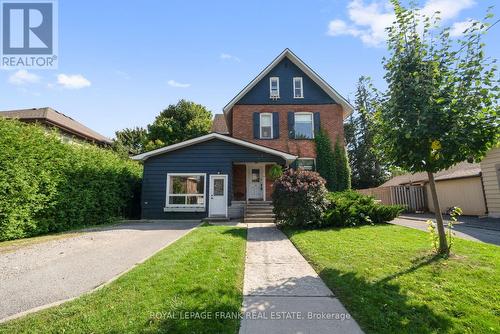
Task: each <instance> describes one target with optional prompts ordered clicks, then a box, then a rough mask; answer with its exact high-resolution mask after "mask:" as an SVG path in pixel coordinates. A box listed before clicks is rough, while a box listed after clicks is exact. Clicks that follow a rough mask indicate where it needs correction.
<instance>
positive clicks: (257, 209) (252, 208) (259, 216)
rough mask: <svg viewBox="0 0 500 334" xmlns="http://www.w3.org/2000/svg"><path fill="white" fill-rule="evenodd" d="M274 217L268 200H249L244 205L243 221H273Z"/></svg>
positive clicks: (249, 222)
mask: <svg viewBox="0 0 500 334" xmlns="http://www.w3.org/2000/svg"><path fill="white" fill-rule="evenodd" d="M274 218H275V215H274V213H273V205H272V202H270V201H265V202H263V201H259V202H249V203H247V204H246V206H245V223H248V224H252V223H254V224H255V223H274Z"/></svg>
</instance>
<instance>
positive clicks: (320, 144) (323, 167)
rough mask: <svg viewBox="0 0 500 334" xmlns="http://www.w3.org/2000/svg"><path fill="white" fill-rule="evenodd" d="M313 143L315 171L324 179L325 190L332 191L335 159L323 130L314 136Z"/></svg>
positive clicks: (335, 175)
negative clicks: (314, 145) (314, 148)
mask: <svg viewBox="0 0 500 334" xmlns="http://www.w3.org/2000/svg"><path fill="white" fill-rule="evenodd" d="M314 141H315V143H316V171H317V172H318V173H319V174H320V175H321V176H322V177H323V178H324V179H325V181H326V188H327V189H328V190H329V191H334V190H335V187H336V185H337V174H336V172H335V169H334V165H335V158H334V153H333V150H332V143H331V141H330V138H329V137H328V134H326V132H325V131H324V130H323V129H321V130H320V131H319V133H317V134H316V135H315V136H314Z"/></svg>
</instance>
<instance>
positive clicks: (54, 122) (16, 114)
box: [0, 107, 112, 145]
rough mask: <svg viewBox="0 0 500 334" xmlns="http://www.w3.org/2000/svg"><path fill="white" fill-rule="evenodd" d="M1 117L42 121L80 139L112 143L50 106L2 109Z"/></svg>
mask: <svg viewBox="0 0 500 334" xmlns="http://www.w3.org/2000/svg"><path fill="white" fill-rule="evenodd" d="M0 117H5V118H13V119H18V120H20V121H24V122H35V121H36V122H40V123H43V124H47V125H50V126H53V127H55V128H58V129H60V130H62V131H64V132H67V133H70V134H72V135H74V136H75V137H78V138H80V139H83V140H86V141H91V142H98V143H101V144H106V145H110V144H111V143H112V141H111V139H109V138H107V137H105V136H103V135H101V134H100V133H97V132H95V131H94V130H92V129H89V128H88V127H86V126H85V125H83V124H81V123H79V122H77V121H75V120H74V119H72V118H71V117H69V116H66V115H64V114H63V113H60V112H58V111H56V110H54V109H52V108H50V107H45V108H31V109H19V110H7V111H0Z"/></svg>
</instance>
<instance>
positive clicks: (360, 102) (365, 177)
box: [344, 76, 388, 189]
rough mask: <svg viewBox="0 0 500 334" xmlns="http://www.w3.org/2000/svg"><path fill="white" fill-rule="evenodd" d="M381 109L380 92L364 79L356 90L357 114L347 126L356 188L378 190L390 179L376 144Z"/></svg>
mask: <svg viewBox="0 0 500 334" xmlns="http://www.w3.org/2000/svg"><path fill="white" fill-rule="evenodd" d="M379 107H380V97H379V93H378V91H377V90H376V89H375V88H374V87H373V85H372V83H371V80H370V78H368V77H365V76H362V77H360V78H359V80H358V85H357V88H356V99H355V108H356V112H355V113H353V114H352V115H351V116H350V118H349V120H348V122H347V123H346V124H345V126H344V132H345V137H346V143H347V152H348V154H349V163H350V165H351V168H352V185H353V187H354V188H356V189H363V188H371V187H377V186H379V185H380V184H382V183H383V182H384V181H385V180H386V178H387V174H388V173H387V168H385V166H384V164H383V163H382V162H381V161H380V159H379V157H378V156H377V154H376V150H375V142H374V137H375V132H376V126H375V118H374V116H375V112H376V110H377V109H378V108H379Z"/></svg>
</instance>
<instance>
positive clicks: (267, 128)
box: [259, 113, 273, 139]
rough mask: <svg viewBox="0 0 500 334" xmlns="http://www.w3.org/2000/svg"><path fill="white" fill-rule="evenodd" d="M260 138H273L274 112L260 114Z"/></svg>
mask: <svg viewBox="0 0 500 334" xmlns="http://www.w3.org/2000/svg"><path fill="white" fill-rule="evenodd" d="M259 116H260V138H261V139H272V138H273V114H271V113H261V114H260V115H259Z"/></svg>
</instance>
